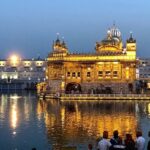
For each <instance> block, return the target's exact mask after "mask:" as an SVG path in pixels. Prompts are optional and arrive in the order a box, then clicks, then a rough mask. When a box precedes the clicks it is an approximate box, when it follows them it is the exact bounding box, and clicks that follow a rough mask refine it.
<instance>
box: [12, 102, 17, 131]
mask: <svg viewBox="0 0 150 150" xmlns="http://www.w3.org/2000/svg"><path fill="white" fill-rule="evenodd" d="M11 126H12V127H13V128H14V129H15V128H16V127H17V110H16V105H15V104H13V105H12V108H11Z"/></svg>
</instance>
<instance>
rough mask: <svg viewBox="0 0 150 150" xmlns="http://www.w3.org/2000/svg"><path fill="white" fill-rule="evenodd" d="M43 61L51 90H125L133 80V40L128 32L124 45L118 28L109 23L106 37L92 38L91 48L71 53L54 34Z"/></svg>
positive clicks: (87, 91) (73, 91)
mask: <svg viewBox="0 0 150 150" xmlns="http://www.w3.org/2000/svg"><path fill="white" fill-rule="evenodd" d="M47 63H48V64H47V65H48V66H47V71H46V75H47V79H48V87H49V90H50V91H51V92H52V93H53V92H66V93H94V92H95V93H105V92H108V93H127V92H129V89H130V90H132V89H133V88H134V81H135V80H136V40H135V39H134V38H133V36H132V33H131V34H130V37H129V38H128V39H127V40H126V43H125V45H124V44H123V41H122V38H121V32H120V30H119V29H118V28H117V27H116V26H115V25H113V27H112V28H110V29H108V31H107V35H106V37H105V38H104V39H103V40H101V41H100V42H96V46H95V52H93V53H92V54H71V53H70V52H69V49H68V48H67V45H66V43H65V42H64V41H61V40H60V39H59V38H57V40H56V41H55V42H54V43H53V46H52V52H51V53H50V54H49V56H48V58H47ZM129 87H130V88H129Z"/></svg>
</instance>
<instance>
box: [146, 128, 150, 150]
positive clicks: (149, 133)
mask: <svg viewBox="0 0 150 150" xmlns="http://www.w3.org/2000/svg"><path fill="white" fill-rule="evenodd" d="M148 137H150V131H149V132H148ZM147 150H150V140H149V141H148V145H147Z"/></svg>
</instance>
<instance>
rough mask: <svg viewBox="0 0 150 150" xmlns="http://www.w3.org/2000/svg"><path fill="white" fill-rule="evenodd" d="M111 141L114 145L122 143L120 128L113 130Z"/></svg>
mask: <svg viewBox="0 0 150 150" xmlns="http://www.w3.org/2000/svg"><path fill="white" fill-rule="evenodd" d="M110 143H111V144H112V145H113V146H114V145H122V138H121V137H120V136H119V132H118V130H115V131H114V132H113V137H112V138H111V139H110Z"/></svg>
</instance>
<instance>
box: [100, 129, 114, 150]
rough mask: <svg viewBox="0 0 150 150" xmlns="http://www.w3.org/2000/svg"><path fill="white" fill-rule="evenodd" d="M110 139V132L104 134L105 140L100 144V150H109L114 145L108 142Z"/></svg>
mask: <svg viewBox="0 0 150 150" xmlns="http://www.w3.org/2000/svg"><path fill="white" fill-rule="evenodd" d="M107 139H108V131H104V132H103V138H102V139H101V140H100V141H99V142H98V149H99V150H109V148H110V147H111V146H112V144H111V143H110V142H109V141H108V140H107Z"/></svg>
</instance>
